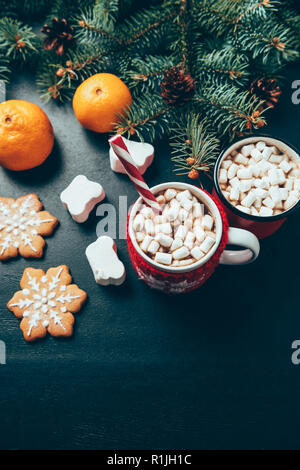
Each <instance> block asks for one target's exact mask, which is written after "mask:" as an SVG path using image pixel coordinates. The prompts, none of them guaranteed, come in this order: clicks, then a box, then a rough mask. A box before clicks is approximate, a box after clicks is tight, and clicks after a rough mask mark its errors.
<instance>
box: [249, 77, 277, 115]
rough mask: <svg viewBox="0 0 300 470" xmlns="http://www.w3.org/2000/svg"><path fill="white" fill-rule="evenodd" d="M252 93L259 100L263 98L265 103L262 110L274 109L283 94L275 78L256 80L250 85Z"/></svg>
mask: <svg viewBox="0 0 300 470" xmlns="http://www.w3.org/2000/svg"><path fill="white" fill-rule="evenodd" d="M250 91H251V93H252V94H253V95H254V96H256V97H257V98H261V99H262V100H263V101H265V103H263V105H262V106H261V109H260V110H262V109H264V108H274V106H275V105H276V104H277V103H278V99H279V96H280V95H281V93H282V92H281V89H280V87H279V85H278V84H277V80H276V79H275V78H259V79H257V80H254V81H253V82H252V83H251V85H250Z"/></svg>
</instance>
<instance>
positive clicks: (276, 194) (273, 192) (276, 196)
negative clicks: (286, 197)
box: [269, 186, 281, 206]
mask: <svg viewBox="0 0 300 470" xmlns="http://www.w3.org/2000/svg"><path fill="white" fill-rule="evenodd" d="M269 194H270V196H271V199H272V201H273V202H274V205H275V206H276V204H278V203H279V202H280V201H281V194H280V191H279V188H278V187H277V186H271V188H270V189H269Z"/></svg>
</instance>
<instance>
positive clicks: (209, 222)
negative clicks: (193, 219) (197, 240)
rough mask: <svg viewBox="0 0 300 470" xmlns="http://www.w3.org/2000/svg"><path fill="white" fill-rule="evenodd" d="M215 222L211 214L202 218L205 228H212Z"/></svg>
mask: <svg viewBox="0 0 300 470" xmlns="http://www.w3.org/2000/svg"><path fill="white" fill-rule="evenodd" d="M213 224H214V219H213V218H212V217H211V216H210V215H209V214H205V216H204V217H203V219H202V227H203V228H204V229H205V230H211V229H212V227H213Z"/></svg>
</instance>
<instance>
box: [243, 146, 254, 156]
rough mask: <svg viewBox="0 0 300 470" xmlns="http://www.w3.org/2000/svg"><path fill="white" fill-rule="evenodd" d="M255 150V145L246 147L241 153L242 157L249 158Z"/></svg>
mask: <svg viewBox="0 0 300 470" xmlns="http://www.w3.org/2000/svg"><path fill="white" fill-rule="evenodd" d="M253 149H254V145H253V144H249V145H244V146H243V147H242V148H241V153H242V155H244V157H249V155H250V154H251V152H252V150H253Z"/></svg>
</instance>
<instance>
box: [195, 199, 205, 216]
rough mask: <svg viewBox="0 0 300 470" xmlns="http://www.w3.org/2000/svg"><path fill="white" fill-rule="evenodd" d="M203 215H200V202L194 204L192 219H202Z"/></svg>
mask: <svg viewBox="0 0 300 470" xmlns="http://www.w3.org/2000/svg"><path fill="white" fill-rule="evenodd" d="M202 215H203V213H202V205H201V204H200V202H195V203H194V205H193V217H194V218H200V217H202Z"/></svg>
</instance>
